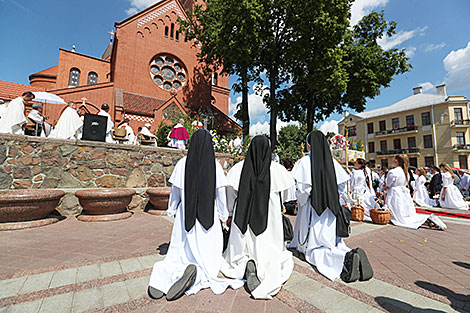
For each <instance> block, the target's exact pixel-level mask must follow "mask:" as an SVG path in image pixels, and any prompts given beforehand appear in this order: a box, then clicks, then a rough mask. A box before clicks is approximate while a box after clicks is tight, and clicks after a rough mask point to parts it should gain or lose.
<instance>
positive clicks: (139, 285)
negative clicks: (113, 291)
mask: <svg viewBox="0 0 470 313" xmlns="http://www.w3.org/2000/svg"><path fill="white" fill-rule="evenodd" d="M124 283H125V284H126V287H127V292H128V293H129V296H130V298H131V300H135V299H139V298H142V297H145V296H146V295H147V289H148V284H149V277H148V276H143V277H140V278H136V279H130V280H126V281H125V282H124Z"/></svg>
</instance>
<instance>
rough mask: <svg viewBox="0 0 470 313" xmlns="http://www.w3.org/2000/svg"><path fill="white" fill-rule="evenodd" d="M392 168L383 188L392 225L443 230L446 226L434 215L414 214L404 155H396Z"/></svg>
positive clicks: (406, 162) (406, 160)
mask: <svg viewBox="0 0 470 313" xmlns="http://www.w3.org/2000/svg"><path fill="white" fill-rule="evenodd" d="M392 167H393V169H392V170H390V171H389V172H388V175H387V179H386V181H385V187H384V189H385V190H386V192H387V195H386V198H385V204H386V206H387V207H388V208H389V209H390V213H391V214H390V215H391V216H390V221H391V222H392V224H394V225H397V226H401V227H406V228H412V229H418V227H420V226H422V225H426V226H429V227H435V228H439V229H442V230H445V229H446V228H447V227H446V225H445V224H444V223H443V222H442V221H441V220H440V219H439V218H438V217H437V216H435V215H434V214H431V215H430V216H429V217H428V216H427V215H420V214H417V213H416V208H415V206H414V204H413V199H411V195H410V191H409V189H408V188H407V187H406V186H407V184H408V183H407V182H408V177H407V176H408V168H407V167H408V158H407V157H406V156H404V155H396V156H395V158H394V159H393V161H392Z"/></svg>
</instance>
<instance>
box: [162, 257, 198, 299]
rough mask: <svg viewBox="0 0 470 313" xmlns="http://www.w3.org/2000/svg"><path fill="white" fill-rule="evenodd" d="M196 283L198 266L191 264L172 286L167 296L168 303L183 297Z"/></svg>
mask: <svg viewBox="0 0 470 313" xmlns="http://www.w3.org/2000/svg"><path fill="white" fill-rule="evenodd" d="M195 281H196V266H195V265H194V264H189V265H188V266H187V267H186V269H185V270H184V274H183V276H182V277H181V278H180V279H179V280H178V281H177V282H176V283H174V284H173V286H171V288H170V290H168V293H167V294H166V299H167V300H168V301H172V300H176V299H179V298H180V297H181V296H183V294H184V292H185V291H186V290H188V289H189V288H191V286H192V285H193V284H194V282H195Z"/></svg>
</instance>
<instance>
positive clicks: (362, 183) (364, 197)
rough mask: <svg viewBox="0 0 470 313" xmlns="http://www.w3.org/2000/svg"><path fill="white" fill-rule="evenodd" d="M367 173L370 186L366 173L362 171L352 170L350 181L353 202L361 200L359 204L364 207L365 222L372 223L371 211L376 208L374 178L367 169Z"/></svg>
mask: <svg viewBox="0 0 470 313" xmlns="http://www.w3.org/2000/svg"><path fill="white" fill-rule="evenodd" d="M366 172H367V175H368V176H369V184H367V182H366V176H365V175H364V171H363V170H362V169H360V170H356V169H354V170H352V172H351V180H350V188H351V196H350V198H351V199H353V200H356V199H357V200H359V204H360V205H362V206H363V207H364V220H365V221H372V219H371V218H370V213H369V210H371V209H373V208H374V207H375V191H374V188H373V185H372V179H373V178H372V175H371V170H370V169H369V168H366Z"/></svg>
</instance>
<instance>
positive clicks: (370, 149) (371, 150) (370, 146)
mask: <svg viewBox="0 0 470 313" xmlns="http://www.w3.org/2000/svg"><path fill="white" fill-rule="evenodd" d="M368 145H369V153H375V144H374V142H373V141H372V142H369V143H368Z"/></svg>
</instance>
